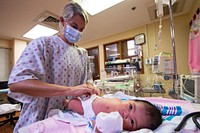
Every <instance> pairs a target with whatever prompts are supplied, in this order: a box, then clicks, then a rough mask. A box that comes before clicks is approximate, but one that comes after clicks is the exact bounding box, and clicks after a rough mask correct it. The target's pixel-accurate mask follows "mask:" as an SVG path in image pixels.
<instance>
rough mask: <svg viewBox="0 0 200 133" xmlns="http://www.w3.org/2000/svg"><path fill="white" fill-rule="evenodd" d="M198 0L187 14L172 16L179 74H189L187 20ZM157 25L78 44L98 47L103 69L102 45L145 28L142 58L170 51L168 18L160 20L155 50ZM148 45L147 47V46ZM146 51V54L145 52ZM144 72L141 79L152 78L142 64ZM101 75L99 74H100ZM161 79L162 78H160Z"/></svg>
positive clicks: (154, 23)
mask: <svg viewBox="0 0 200 133" xmlns="http://www.w3.org/2000/svg"><path fill="white" fill-rule="evenodd" d="M199 3H200V2H199V0H198V1H197V0H196V1H195V2H194V4H193V6H192V8H191V9H192V10H191V11H190V12H189V13H188V14H184V15H180V16H174V28H175V48H176V58H177V73H178V74H179V75H180V74H190V70H189V66H188V39H189V30H190V29H189V22H190V20H191V17H192V15H193V14H194V11H195V10H196V9H197V7H198V5H199ZM158 26H159V21H155V22H153V23H149V24H147V25H143V26H139V27H137V28H133V29H132V30H129V31H125V32H122V33H119V34H115V35H111V36H108V37H105V38H101V39H98V40H95V41H91V42H87V43H83V44H80V46H81V47H84V48H90V47H95V46H98V47H99V60H100V70H104V69H105V68H104V67H105V65H104V49H103V45H104V44H108V43H110V42H114V41H117V40H123V39H126V38H131V37H133V36H134V35H136V34H139V33H145V28H146V31H147V33H145V34H146V37H148V39H147V40H148V42H146V43H145V44H143V45H142V47H143V55H144V56H143V59H146V58H147V55H149V57H150V58H152V57H153V56H155V55H158V54H159V53H160V52H169V53H172V40H171V34H170V19H169V18H168V19H164V20H162V41H161V43H160V46H159V49H158V50H157V51H156V50H155V47H154V44H155V43H156V42H158V40H157V34H158ZM147 46H148V47H147ZM147 52H148V54H147ZM144 69H145V73H144V74H141V80H142V82H144V81H145V80H146V77H147V76H148V77H150V79H153V76H154V75H153V74H152V73H151V69H149V68H147V66H145V65H144ZM100 77H101V76H100ZM162 81H163V80H162ZM163 82H164V84H166V86H167V89H171V88H172V80H169V81H163Z"/></svg>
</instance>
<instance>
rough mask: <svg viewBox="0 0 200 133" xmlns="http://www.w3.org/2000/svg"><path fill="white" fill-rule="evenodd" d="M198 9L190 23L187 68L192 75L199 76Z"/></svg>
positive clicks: (199, 28)
mask: <svg viewBox="0 0 200 133" xmlns="http://www.w3.org/2000/svg"><path fill="white" fill-rule="evenodd" d="M199 10H200V8H198V9H197V11H196V14H195V15H194V16H193V19H192V21H191V22H190V27H191V28H190V36H189V67H190V71H191V73H192V74H200V13H199Z"/></svg>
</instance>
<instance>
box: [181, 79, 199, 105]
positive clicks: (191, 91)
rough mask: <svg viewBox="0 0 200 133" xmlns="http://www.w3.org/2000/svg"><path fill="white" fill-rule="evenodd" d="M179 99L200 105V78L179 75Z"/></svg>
mask: <svg viewBox="0 0 200 133" xmlns="http://www.w3.org/2000/svg"><path fill="white" fill-rule="evenodd" d="M180 97H181V98H183V99H186V100H188V101H191V102H197V103H200V76H198V75H180Z"/></svg>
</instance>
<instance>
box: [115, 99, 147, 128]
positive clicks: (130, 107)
mask: <svg viewBox="0 0 200 133" xmlns="http://www.w3.org/2000/svg"><path fill="white" fill-rule="evenodd" d="M119 113H120V114H121V116H122V118H123V128H124V129H125V130H129V131H134V130H138V129H140V128H144V127H146V126H147V125H148V119H149V118H148V117H147V115H146V113H145V105H144V103H142V102H138V101H123V102H122V106H120V109H119Z"/></svg>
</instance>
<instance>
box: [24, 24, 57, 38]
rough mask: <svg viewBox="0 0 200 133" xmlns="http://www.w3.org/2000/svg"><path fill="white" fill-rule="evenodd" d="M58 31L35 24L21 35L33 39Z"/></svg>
mask: <svg viewBox="0 0 200 133" xmlns="http://www.w3.org/2000/svg"><path fill="white" fill-rule="evenodd" d="M58 32H59V31H58V30H55V29H52V28H49V27H46V26H43V25H40V24H37V25H36V26H35V27H33V28H32V29H31V30H29V31H28V32H26V33H25V34H24V35H23V37H26V38H30V39H35V38H38V37H42V36H51V35H55V34H56V33H58Z"/></svg>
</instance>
